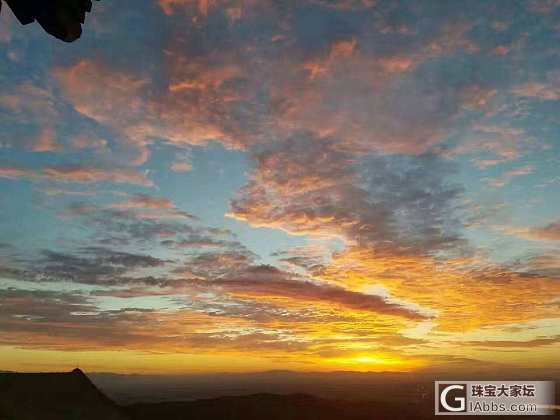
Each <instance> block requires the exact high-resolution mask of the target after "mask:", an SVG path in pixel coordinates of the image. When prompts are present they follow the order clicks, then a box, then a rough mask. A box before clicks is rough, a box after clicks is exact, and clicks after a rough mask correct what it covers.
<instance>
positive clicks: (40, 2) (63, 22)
mask: <svg viewBox="0 0 560 420" xmlns="http://www.w3.org/2000/svg"><path fill="white" fill-rule="evenodd" d="M5 1H6V3H7V4H8V6H10V9H12V12H14V15H16V17H17V18H18V20H19V21H20V22H21V24H23V25H27V24H29V23H32V22H34V21H37V22H39V24H40V25H41V26H42V27H43V29H44V30H45V31H47V32H48V33H49V34H51V35H53V36H55V37H57V38H58V39H61V40H63V41H66V42H72V41H75V40H76V39H78V38H79V37H80V35H81V34H82V23H84V21H85V19H86V13H87V12H90V11H91V0H5ZM96 1H98V0H96ZM1 8H2V0H0V10H1Z"/></svg>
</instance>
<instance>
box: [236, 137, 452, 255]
mask: <svg viewBox="0 0 560 420" xmlns="http://www.w3.org/2000/svg"><path fill="white" fill-rule="evenodd" d="M254 158H255V160H256V162H257V165H256V169H255V171H254V173H253V174H252V176H251V179H250V181H249V183H248V184H247V185H246V186H245V187H243V188H242V189H241V191H240V193H239V195H238V197H237V198H235V199H234V200H232V202H231V211H230V213H229V215H230V216H231V217H234V218H237V219H241V220H245V221H247V222H249V223H250V224H252V225H254V226H267V227H275V228H280V229H284V230H286V231H288V232H290V233H293V234H306V235H316V236H332V237H334V236H338V237H342V238H344V239H345V240H347V241H348V242H349V243H358V244H361V245H362V246H364V247H371V248H372V249H376V250H377V252H380V253H384V252H394V253H401V252H404V253H407V252H410V253H417V252H420V253H424V252H430V251H434V250H437V249H440V250H441V249H445V248H446V247H448V246H452V245H453V246H454V245H457V244H458V242H460V238H459V237H458V236H457V234H456V233H454V232H453V229H454V227H453V225H454V223H457V226H458V225H459V221H458V220H457V219H454V215H453V213H454V210H455V204H454V201H455V200H456V199H457V198H458V196H459V195H460V193H461V190H460V188H459V187H457V186H456V185H449V184H446V183H445V182H442V177H441V174H442V173H446V172H447V171H449V170H451V169H450V168H449V167H446V165H445V164H444V162H442V161H440V160H439V159H438V158H437V157H433V156H432V157H430V156H423V157H417V158H414V157H407V158H384V157H371V158H369V159H363V160H361V161H358V160H357V158H355V157H354V156H353V155H352V154H349V153H347V152H345V151H341V150H338V149H337V144H336V142H334V141H332V140H331V139H329V138H314V137H313V136H309V135H300V136H296V137H293V138H290V139H288V140H286V141H285V142H284V143H281V144H277V145H276V146H274V147H272V148H271V149H269V150H265V151H263V152H260V153H258V154H256V155H255V157H254ZM358 169H360V170H358Z"/></svg>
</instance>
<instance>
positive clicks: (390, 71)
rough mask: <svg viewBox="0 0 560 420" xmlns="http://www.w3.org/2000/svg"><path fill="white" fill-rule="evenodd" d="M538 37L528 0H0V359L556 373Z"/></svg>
mask: <svg viewBox="0 0 560 420" xmlns="http://www.w3.org/2000/svg"><path fill="white" fill-rule="evenodd" d="M74 29H76V28H74ZM67 35H68V36H70V35H71V36H72V37H75V36H77V35H79V33H77V32H76V31H74V32H73V33H71V34H67ZM559 39H560V3H559V2H549V1H543V2H540V3H539V2H535V1H513V0H512V1H511V2H508V4H507V5H503V4H500V3H499V2H488V1H483V0H480V1H479V0H473V1H472V2H469V5H468V7H465V5H464V2H461V1H459V0H450V1H445V2H441V1H438V0H433V1H432V0H430V1H425V2H421V3H420V4H417V2H407V1H403V2H397V3H395V2H392V1H387V0H340V1H332V0H303V1H286V2H276V1H274V0H262V1H254V0H122V1H119V2H112V1H110V0H101V1H99V2H94V5H93V8H92V10H91V12H89V13H88V14H87V18H86V22H85V24H84V26H83V33H82V34H81V37H80V38H79V39H78V40H76V41H75V42H72V43H63V42H61V41H60V40H58V39H56V38H54V37H52V36H51V35H49V34H48V33H47V32H45V31H44V30H43V29H42V28H41V26H40V25H39V24H36V23H34V24H31V25H25V26H23V25H20V24H19V23H18V21H17V19H16V17H15V16H14V14H13V13H12V11H11V10H10V8H9V7H8V6H7V5H4V7H2V10H1V13H0V54H1V55H2V60H3V63H4V70H3V72H2V75H0V87H1V89H0V370H7V371H22V372H31V371H45V372H46V371H58V370H60V371H68V370H71V369H73V368H74V367H76V366H79V367H80V368H81V369H83V370H84V371H86V372H97V373H98V374H102V373H115V374H127V375H132V374H139V375H148V374H149V375H195V374H196V375H214V374H221V375H226V374H251V373H266V372H273V371H283V372H284V371H286V372H298V373H308V374H312V373H317V374H319V373H321V374H323V373H332V374H336V373H340V372H355V373H371V374H381V373H391V374H398V373H402V374H412V375H418V376H422V375H424V374H427V373H426V372H435V373H437V374H438V375H443V374H446V375H447V374H453V373H457V374H461V375H466V376H468V375H469V373H470V372H479V373H483V372H496V373H500V372H503V375H504V376H512V377H514V376H515V375H516V374H517V375H524V374H527V372H533V373H534V374H535V375H536V374H539V375H545V373H546V372H553V374H554V375H556V374H557V373H558V372H560V358H558V354H560V216H559V211H560V172H559V169H558V168H559V164H560V142H559V141H558V138H559V136H560V123H559V122H558V121H557V115H558V112H559V111H560V71H559V70H558V68H559V66H560V47H558V40H559ZM68 40H69V39H68ZM535 379H540V378H535Z"/></svg>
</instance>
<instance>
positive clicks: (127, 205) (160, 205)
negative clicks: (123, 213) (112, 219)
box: [111, 194, 175, 210]
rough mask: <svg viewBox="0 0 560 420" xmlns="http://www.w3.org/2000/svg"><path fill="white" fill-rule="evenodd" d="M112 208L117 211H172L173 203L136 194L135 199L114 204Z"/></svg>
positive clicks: (164, 199)
mask: <svg viewBox="0 0 560 420" xmlns="http://www.w3.org/2000/svg"><path fill="white" fill-rule="evenodd" d="M111 207H113V208H116V209H159V210H161V209H172V208H174V207H175V205H174V204H173V202H172V201H171V200H169V199H167V198H158V197H152V196H150V195H147V194H136V195H134V196H133V197H131V198H129V199H127V200H124V201H119V202H116V203H113V204H112V205H111Z"/></svg>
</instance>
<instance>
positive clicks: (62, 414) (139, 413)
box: [0, 369, 516, 420]
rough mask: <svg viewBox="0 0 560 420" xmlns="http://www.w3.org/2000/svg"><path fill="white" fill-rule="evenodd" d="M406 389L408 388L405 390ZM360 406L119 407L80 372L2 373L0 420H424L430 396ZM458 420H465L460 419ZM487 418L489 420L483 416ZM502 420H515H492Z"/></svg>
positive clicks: (289, 398)
mask: <svg viewBox="0 0 560 420" xmlns="http://www.w3.org/2000/svg"><path fill="white" fill-rule="evenodd" d="M407 389H408V387H407ZM380 394H381V395H379V396H378V397H379V398H378V399H377V400H375V401H373V400H367V401H358V400H342V399H337V398H321V397H317V396H312V395H308V394H302V393H297V394H268V393H259V394H250V395H239V396H225V397H219V398H207V399H199V400H194V401H177V402H173V401H167V402H149V403H147V402H139V403H135V404H131V405H127V406H119V405H117V404H116V403H114V402H113V401H112V400H111V399H110V398H108V397H107V396H105V394H103V393H102V392H101V391H100V390H99V389H98V388H97V387H96V386H95V385H94V384H93V383H92V382H91V381H90V380H89V378H88V377H87V376H86V375H85V374H84V373H83V372H82V371H81V370H79V369H74V370H73V371H72V372H68V373H11V372H10V373H0V396H1V397H0V420H163V419H165V420H318V419H320V420H341V419H344V420H388V419H392V420H400V419H403V420H404V419H407V420H424V419H432V418H434V414H433V395H432V396H430V397H429V398H422V399H417V398H414V394H415V393H414V392H406V393H405V394H403V395H400V396H399V393H395V390H394V389H393V390H391V389H390V387H389V388H388V389H387V390H386V392H382V393H380ZM459 418H466V417H465V416H459ZM487 418H488V417H487ZM490 418H499V419H500V420H506V419H513V418H516V417H514V416H499V417H496V416H490Z"/></svg>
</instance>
